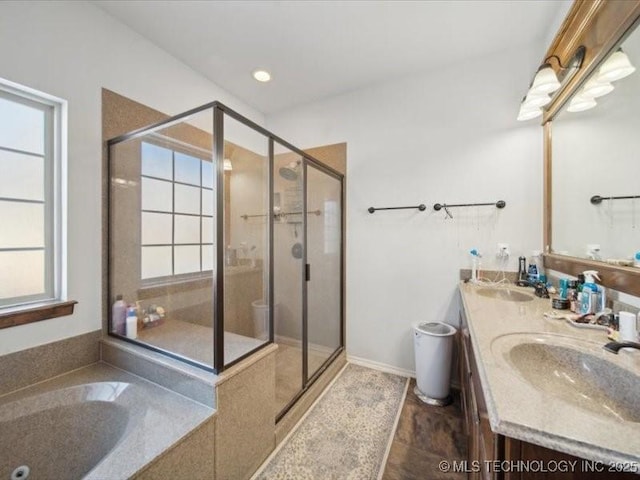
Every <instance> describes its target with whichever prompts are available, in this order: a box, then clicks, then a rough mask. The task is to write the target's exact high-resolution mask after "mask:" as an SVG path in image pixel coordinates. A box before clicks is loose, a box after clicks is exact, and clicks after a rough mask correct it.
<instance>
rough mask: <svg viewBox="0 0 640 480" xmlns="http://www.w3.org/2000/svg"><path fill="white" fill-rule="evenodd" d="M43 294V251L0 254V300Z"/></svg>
mask: <svg viewBox="0 0 640 480" xmlns="http://www.w3.org/2000/svg"><path fill="white" fill-rule="evenodd" d="M44 293H45V285H44V251H42V250H40V251H28V252H0V300H2V299H7V298H12V297H22V296H26V295H41V294H44Z"/></svg>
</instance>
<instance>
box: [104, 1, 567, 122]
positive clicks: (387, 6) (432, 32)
mask: <svg viewBox="0 0 640 480" xmlns="http://www.w3.org/2000/svg"><path fill="white" fill-rule="evenodd" d="M93 3H95V4H97V5H98V6H99V7H101V8H102V9H104V10H105V11H107V12H108V13H110V14H111V15H113V16H114V17H116V18H117V19H119V20H120V21H122V22H124V23H125V24H127V25H129V26H130V27H131V28H132V29H133V30H135V31H137V32H139V33H140V34H141V35H143V36H145V37H146V38H148V39H149V40H150V41H152V42H153V43H155V44H156V45H158V46H159V47H161V48H163V49H164V50H166V51H168V52H169V53H171V54H172V55H174V56H175V57H177V58H179V59H180V60H182V61H183V62H184V63H186V64H187V65H189V66H190V67H191V68H193V69H194V70H196V71H198V72H200V73H201V74H203V75H204V76H206V77H208V78H209V79H210V80H211V81H212V82H214V83H216V84H218V85H219V86H221V87H223V88H224V89H226V90H228V91H229V92H231V93H233V94H234V95H236V96H237V97H239V98H240V99H242V100H244V101H245V102H246V103H248V104H249V105H251V106H253V107H254V108H256V109H258V110H260V111H262V112H263V113H266V114H268V113H273V112H277V111H280V110H284V109H287V108H290V107H293V106H296V105H300V104H304V103H308V102H311V101H314V100H318V99H321V98H324V97H329V96H333V95H336V94H340V93H344V92H347V91H350V90H355V89H359V88H362V87H364V86H366V85H370V84H374V83H380V82H384V81H387V80H390V79H393V78H397V77H402V76H406V75H410V74H413V73H418V72H421V71H426V70H429V69H433V68H437V67H440V66H444V65H447V64H453V63H456V62H460V61H463V60H465V59H468V58H471V57H474V56H479V55H485V54H489V53H493V52H498V51H500V50H503V49H505V48H507V47H513V46H519V45H527V44H531V43H532V42H535V41H540V40H543V39H546V38H547V37H549V35H550V32H549V29H550V28H552V29H553V30H554V31H555V29H556V28H557V25H558V23H557V22H558V18H559V17H560V16H561V15H562V14H563V12H564V11H566V9H567V6H568V4H569V3H570V2H569V1H568V0H563V1H557V0H511V1H507V0H497V1H487V0H483V1H480V0H465V1H463V0H458V1H433V0H432V1H337V0H334V1H303V0H298V1H266V0H260V1H238V0H235V1H206V0H205V1H184V0H183V1H153V0H142V1H140V0H138V1H120V0H98V1H95V2H93ZM540 55H541V56H542V55H543V51H541V52H540ZM256 68H264V69H267V70H268V71H270V72H271V74H272V77H273V80H272V81H271V82H270V83H268V84H260V83H258V82H256V81H255V80H254V79H253V78H252V76H251V72H252V71H253V70H255V69H256ZM533 68H535V66H532V69H533Z"/></svg>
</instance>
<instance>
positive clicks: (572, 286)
mask: <svg viewBox="0 0 640 480" xmlns="http://www.w3.org/2000/svg"><path fill="white" fill-rule="evenodd" d="M567 300H569V308H570V310H571V311H572V312H573V313H578V312H579V311H580V307H579V304H578V282H577V281H575V280H569V283H568V285H567Z"/></svg>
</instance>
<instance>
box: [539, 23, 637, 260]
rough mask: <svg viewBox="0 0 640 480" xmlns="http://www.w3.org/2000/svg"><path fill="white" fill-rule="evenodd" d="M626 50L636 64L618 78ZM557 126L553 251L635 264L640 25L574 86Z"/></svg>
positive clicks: (554, 144)
mask: <svg viewBox="0 0 640 480" xmlns="http://www.w3.org/2000/svg"><path fill="white" fill-rule="evenodd" d="M620 47H621V50H620ZM624 55H626V57H627V58H628V61H629V62H630V64H631V65H633V66H635V67H636V68H637V69H636V70H635V71H633V72H631V73H629V74H628V75H627V76H625V77H623V78H617V77H619V76H620V75H616V73H617V72H622V70H620V69H617V67H620V66H621V65H622V64H623V63H624V61H625V57H624ZM628 71H629V72H630V71H631V69H630V68H629V69H628ZM620 74H621V73H620ZM607 78H613V80H611V81H610V83H609V84H607V83H606V82H605V80H606V79H607ZM607 90H611V91H610V92H608V93H604V92H605V91H607ZM594 94H600V95H601V96H597V97H595V98H594V97H593V95H594ZM552 131H553V140H552V147H551V154H552V169H551V178H552V182H551V192H552V197H551V198H552V201H551V212H550V213H551V216H552V217H551V253H555V254H560V255H567V256H571V257H579V258H582V259H590V260H596V261H599V262H600V261H601V262H607V263H610V264H613V265H621V266H633V265H634V258H635V255H636V253H638V252H640V161H638V160H637V158H636V155H637V152H640V135H638V132H639V131H640V29H635V31H632V32H631V33H630V34H629V35H628V36H627V37H626V38H625V39H624V40H623V41H622V43H620V44H619V45H618V46H617V47H615V48H614V49H612V50H611V52H610V53H609V54H608V55H607V56H606V57H605V58H604V60H603V61H602V62H600V64H599V66H598V67H597V68H595V69H594V70H593V73H592V74H591V75H590V76H588V77H587V78H586V80H585V81H583V82H582V84H581V85H580V86H578V88H576V89H575V91H574V93H573V95H572V96H571V98H570V100H569V101H567V102H566V103H565V104H564V106H563V107H562V109H561V110H560V111H559V112H558V113H557V114H556V115H555V117H554V118H553V122H552ZM616 197H623V198H616ZM624 197H626V198H624ZM628 197H635V198H628ZM636 266H640V258H638V260H637V262H636Z"/></svg>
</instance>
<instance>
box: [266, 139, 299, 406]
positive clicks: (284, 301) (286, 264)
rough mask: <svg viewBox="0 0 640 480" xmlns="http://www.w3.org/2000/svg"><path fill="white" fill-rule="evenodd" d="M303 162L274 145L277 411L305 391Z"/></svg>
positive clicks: (293, 153) (291, 153) (286, 149)
mask: <svg viewBox="0 0 640 480" xmlns="http://www.w3.org/2000/svg"><path fill="white" fill-rule="evenodd" d="M302 169H303V167H302V156H301V155H299V154H298V153H296V152H293V151H291V150H289V149H288V148H286V147H284V146H282V145H280V144H279V143H277V142H274V177H273V192H274V193H273V196H274V199H273V210H274V225H273V245H274V250H273V261H274V264H273V266H274V271H273V275H274V284H273V288H274V299H275V301H274V305H275V310H274V332H275V342H276V343H277V344H278V350H277V352H276V411H277V412H280V411H282V410H283V409H284V408H285V407H286V406H287V405H288V404H289V403H291V402H292V401H293V400H294V399H295V398H296V395H298V393H299V392H300V391H301V390H302V388H303V386H304V382H303V379H304V376H303V362H302V359H303V351H302V345H303V342H302V323H303V288H302V286H303V283H304V255H303V253H304V252H303V248H304V222H303V220H304V217H303V208H304V195H303V172H302Z"/></svg>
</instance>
